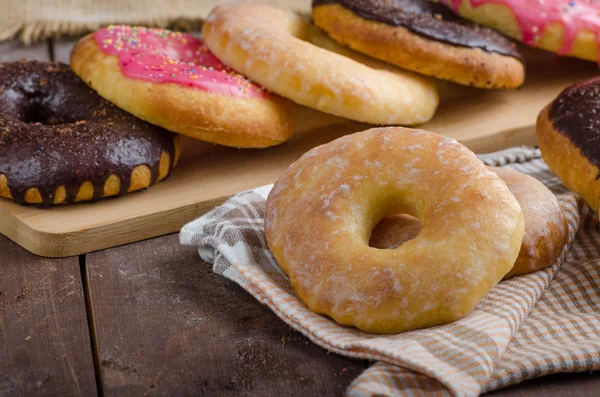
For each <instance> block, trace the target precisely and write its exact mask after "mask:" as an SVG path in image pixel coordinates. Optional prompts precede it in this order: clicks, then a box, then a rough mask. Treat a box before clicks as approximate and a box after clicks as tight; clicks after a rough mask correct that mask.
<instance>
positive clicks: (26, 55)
mask: <svg viewBox="0 0 600 397" xmlns="http://www.w3.org/2000/svg"><path fill="white" fill-rule="evenodd" d="M19 59H29V60H34V59H35V60H38V61H49V60H50V49H49V46H48V43H46V42H43V43H39V44H35V45H32V46H29V47H27V46H25V45H23V44H22V43H21V42H20V41H17V40H11V41H7V42H4V43H0V62H11V61H17V60H19Z"/></svg>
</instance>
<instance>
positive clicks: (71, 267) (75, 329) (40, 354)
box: [0, 236, 96, 396]
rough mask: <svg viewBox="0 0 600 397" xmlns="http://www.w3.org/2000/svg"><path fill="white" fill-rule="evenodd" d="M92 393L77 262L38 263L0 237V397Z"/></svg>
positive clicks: (82, 298) (89, 358) (89, 360)
mask: <svg viewBox="0 0 600 397" xmlns="http://www.w3.org/2000/svg"><path fill="white" fill-rule="evenodd" d="M95 394H96V381H95V379H94V368H93V363H92V354H91V345H90V340H89V332H88V325H87V317H86V312H85V304H84V297H83V289H82V285H81V276H80V273H79V262H78V260H77V258H68V259H59V260H48V259H42V258H38V257H35V256H33V255H32V254H30V253H28V252H27V251H25V250H24V249H22V248H21V247H19V246H17V245H16V244H14V243H12V242H11V241H9V240H7V239H6V238H4V237H2V236H0V396H9V395H10V396H48V395H56V396H76V395H86V396H92V395H95Z"/></svg>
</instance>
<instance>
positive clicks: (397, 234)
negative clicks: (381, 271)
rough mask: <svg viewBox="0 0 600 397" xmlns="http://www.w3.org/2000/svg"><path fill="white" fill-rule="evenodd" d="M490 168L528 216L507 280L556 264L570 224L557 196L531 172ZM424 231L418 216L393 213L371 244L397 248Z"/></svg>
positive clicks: (372, 237)
mask: <svg viewBox="0 0 600 397" xmlns="http://www.w3.org/2000/svg"><path fill="white" fill-rule="evenodd" d="M490 169H491V170H492V171H494V172H495V173H496V174H497V175H498V176H499V177H500V178H501V179H502V180H503V181H504V182H505V183H506V185H507V186H508V188H509V190H510V191H511V193H512V194H513V195H514V196H515V198H516V199H517V201H518V202H519V205H520V206H521V210H523V215H524V217H525V235H524V236H523V243H522V245H521V250H520V251H519V256H518V258H517V260H516V262H515V264H514V266H513V268H512V269H511V271H510V272H509V273H508V274H506V276H504V279H508V278H511V277H514V276H519V275H523V274H528V273H532V272H534V271H537V270H541V269H544V268H546V267H548V266H550V265H552V264H553V263H554V262H555V261H556V259H557V258H558V255H560V253H561V252H562V249H563V247H564V246H565V244H566V242H567V227H568V226H567V220H566V218H565V216H564V214H563V212H562V210H561V208H560V204H559V203H558V200H557V199H556V196H554V194H552V192H551V191H550V190H549V189H548V188H547V187H546V186H544V185H543V184H542V183H541V182H540V181H538V180H537V179H535V178H533V177H531V176H529V175H526V174H522V173H520V172H518V171H515V170H511V169H507V168H496V167H490ZM420 230H421V224H420V222H419V220H418V219H416V218H414V217H411V216H409V215H395V216H390V217H387V218H385V219H383V220H382V221H381V222H379V223H378V224H377V226H376V227H375V229H373V232H372V234H371V239H370V245H371V246H372V247H375V248H380V249H394V248H397V247H399V246H400V245H402V244H404V243H405V242H407V241H409V240H412V239H414V238H415V237H416V236H417V235H418V234H419V231H420Z"/></svg>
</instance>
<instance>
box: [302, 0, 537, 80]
mask: <svg viewBox="0 0 600 397" xmlns="http://www.w3.org/2000/svg"><path fill="white" fill-rule="evenodd" d="M312 16H313V20H314V23H315V25H316V26H318V27H319V28H321V29H323V30H324V31H325V32H327V34H328V35H329V36H331V37H332V38H333V39H334V40H336V41H338V42H339V43H341V44H344V45H347V46H349V47H350V48H353V49H355V50H357V51H360V52H363V53H365V54H368V55H370V56H372V57H374V58H377V59H381V60H383V61H386V62H389V63H391V64H394V65H396V66H399V67H402V68H404V69H408V70H412V71H415V72H418V73H422V74H425V75H428V76H433V77H437V78H439V79H444V80H450V81H453V82H455V83H459V84H463V85H468V86H474V87H480V88H516V87H519V86H520V85H522V84H523V80H524V76H525V69H524V66H523V63H522V62H521V61H520V58H521V56H520V55H519V52H518V51H517V49H516V46H515V44H514V43H513V42H511V41H510V40H508V39H507V38H505V37H504V36H502V35H501V34H499V33H497V32H495V31H493V30H492V29H489V28H486V27H482V26H479V25H475V24H472V23H468V22H466V21H465V20H463V19H461V18H460V17H457V16H456V15H454V14H453V13H452V11H450V10H449V9H448V8H447V7H445V6H444V5H442V4H439V3H434V2H431V1H428V0H395V1H387V0H313V11H312Z"/></svg>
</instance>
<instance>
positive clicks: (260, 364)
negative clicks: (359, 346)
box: [0, 41, 600, 397]
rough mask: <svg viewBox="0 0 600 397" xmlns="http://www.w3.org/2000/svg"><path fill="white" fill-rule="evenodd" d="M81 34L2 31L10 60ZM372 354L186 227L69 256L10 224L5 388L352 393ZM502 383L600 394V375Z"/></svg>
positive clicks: (1, 246)
mask: <svg viewBox="0 0 600 397" xmlns="http://www.w3.org/2000/svg"><path fill="white" fill-rule="evenodd" d="M71 46H72V42H63V43H57V44H55V43H53V42H50V41H49V42H47V43H42V44H38V45H36V46H34V47H30V48H23V47H22V46H20V45H19V44H18V43H16V42H9V43H2V44H0V61H10V60H15V59H20V58H24V57H26V58H29V59H40V60H48V59H55V60H61V61H67V60H68V53H69V50H70V47H71ZM369 365H370V363H369V362H366V361H361V360H352V359H347V358H344V357H341V356H338V355H336V354H329V353H328V352H327V351H325V350H323V349H321V348H320V347H317V346H316V345H314V344H312V343H311V342H309V340H308V339H306V338H305V337H304V336H302V335H301V334H300V333H298V332H296V331H294V330H293V329H291V328H290V327H288V326H287V325H286V324H285V323H283V322H282V321H281V320H279V319H278V318H277V317H276V316H275V315H274V314H273V313H272V312H271V311H269V310H268V309H267V308H266V307H265V306H263V305H261V304H260V303H258V302H257V301H256V300H254V298H252V297H251V296H250V295H249V294H247V293H246V292H245V291H243V290H242V289H241V288H240V287H238V286H237V285H236V284H234V283H233V282H231V281H229V280H227V279H225V278H223V277H221V276H217V275H215V274H213V273H212V271H211V269H210V266H209V265H207V264H206V263H203V262H202V261H201V260H200V258H199V256H198V254H197V252H196V251H195V250H193V249H186V248H183V247H180V246H179V243H178V239H177V236H175V235H171V236H165V237H160V238H156V239H153V240H148V241H144V242H140V243H136V244H131V245H127V246H123V247H118V248H114V249H109V250H105V251H101V252H95V253H91V254H88V255H82V256H80V257H74V258H67V259H45V258H40V257H36V256H34V255H32V254H30V253H28V252H27V251H25V250H24V249H22V248H20V247H19V246H17V245H16V244H14V243H12V242H11V241H9V240H7V239H6V238H4V237H2V236H0V396H37V395H40V396H42V395H43V396H54V395H56V396H78V395H85V396H93V395H106V396H145V395H148V396H155V395H165V396H173V395H175V396H177V395H207V396H228V395H230V396H234V395H236V396H237V395H242V396H300V397H308V396H317V395H318V396H341V395H343V394H344V390H345V389H346V387H347V386H348V385H349V384H350V382H351V381H352V380H353V379H354V378H355V377H356V376H358V375H359V374H360V373H361V372H362V371H363V370H364V369H365V368H367V367H368V366H369ZM492 395H493V396H496V397H501V396H522V397H524V396H543V397H553V396H573V397H575V396H582V397H583V396H586V397H587V396H593V395H600V377H598V376H597V375H592V374H589V373H588V374H571V375H555V376H550V377H546V378H541V379H537V380H534V381H529V382H525V383H523V384H521V385H518V386H514V387H511V388H508V389H505V390H502V391H499V392H496V393H492Z"/></svg>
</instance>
